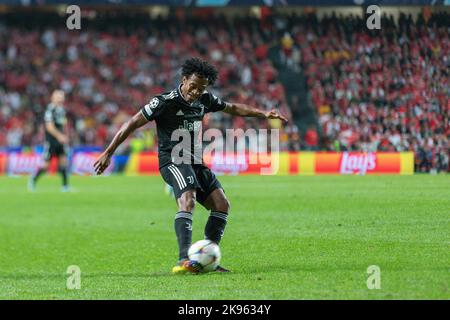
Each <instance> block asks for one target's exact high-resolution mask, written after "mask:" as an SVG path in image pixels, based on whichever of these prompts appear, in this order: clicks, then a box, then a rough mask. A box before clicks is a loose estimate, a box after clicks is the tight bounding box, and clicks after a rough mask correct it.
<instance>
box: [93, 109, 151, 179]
mask: <svg viewBox="0 0 450 320" xmlns="http://www.w3.org/2000/svg"><path fill="white" fill-rule="evenodd" d="M147 122H148V120H147V119H145V117H144V115H143V114H142V112H138V113H136V114H135V115H134V116H133V117H132V118H131V119H130V120H128V121H127V122H125V123H124V124H123V125H122V127H120V129H119V131H117V133H116V135H115V136H114V138H113V140H112V141H111V143H110V144H109V146H108V147H107V148H106V149H105V151H103V153H102V154H101V155H100V156H99V157H98V158H97V160H96V161H95V162H94V170H95V172H96V173H97V174H102V173H103V171H105V169H106V168H108V166H109V164H110V163H111V157H112V155H113V154H114V151H116V149H117V147H118V146H120V144H121V143H122V142H124V141H125V140H126V139H127V138H128V136H129V135H130V134H132V133H133V132H134V131H135V130H136V129H138V128H140V127H142V126H143V125H145V124H146V123H147Z"/></svg>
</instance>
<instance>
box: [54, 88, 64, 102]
mask: <svg viewBox="0 0 450 320" xmlns="http://www.w3.org/2000/svg"><path fill="white" fill-rule="evenodd" d="M64 100H65V96H64V92H63V91H60V90H58V91H55V92H54V93H53V94H52V102H53V103H54V104H56V105H62V104H63V103H64Z"/></svg>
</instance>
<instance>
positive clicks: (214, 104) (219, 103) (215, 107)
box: [206, 92, 226, 113]
mask: <svg viewBox="0 0 450 320" xmlns="http://www.w3.org/2000/svg"><path fill="white" fill-rule="evenodd" d="M225 107H226V103H225V101H223V100H222V99H220V98H219V97H217V96H216V95H214V94H212V93H209V92H208V106H207V108H206V113H208V112H217V111H222V110H223V109H225Z"/></svg>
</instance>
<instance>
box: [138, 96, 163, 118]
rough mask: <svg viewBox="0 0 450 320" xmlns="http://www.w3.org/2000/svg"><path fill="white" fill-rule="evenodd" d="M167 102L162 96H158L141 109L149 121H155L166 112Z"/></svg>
mask: <svg viewBox="0 0 450 320" xmlns="http://www.w3.org/2000/svg"><path fill="white" fill-rule="evenodd" d="M165 104H166V103H165V100H164V98H163V97H161V96H156V97H154V98H153V99H151V100H150V101H149V103H147V104H146V105H145V106H143V107H142V108H141V113H142V114H143V115H144V117H145V119H147V120H148V121H152V120H155V119H156V118H157V117H158V116H159V115H160V114H161V113H162V112H163V110H164V107H165Z"/></svg>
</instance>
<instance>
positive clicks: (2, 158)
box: [0, 151, 414, 175]
mask: <svg viewBox="0 0 450 320" xmlns="http://www.w3.org/2000/svg"><path fill="white" fill-rule="evenodd" d="M99 154H100V153H99V152H84V151H83V152H75V153H74V154H73V155H72V157H71V158H70V172H71V173H72V174H77V175H93V174H95V172H94V169H93V167H94V162H95V160H96V159H97V157H98V156H99ZM203 160H204V162H205V164H206V165H207V166H208V167H210V168H211V170H212V171H213V172H215V173H216V174H231V175H237V174H255V175H318V174H344V175H348V174H350V175H352V174H356V175H366V174H413V172H414V154H413V153H412V152H398V153H396V152H374V153H370V152H369V153H364V152H280V153H272V154H270V155H269V154H255V153H227V154H223V155H217V154H215V155H205V156H204V158H203ZM42 161H43V160H42V156H41V155H40V154H39V153H18V152H16V153H9V154H8V153H0V174H5V173H6V174H8V175H23V174H31V173H33V172H35V171H36V170H37V169H38V168H39V166H41V165H42ZM118 168H122V169H118ZM56 171H57V161H56V159H55V158H54V159H52V160H51V163H50V169H49V172H50V173H55V172H56ZM113 172H125V174H127V175H158V174H159V166H158V154H157V153H156V152H142V153H135V154H132V155H130V156H120V157H117V156H114V157H113V158H112V159H111V165H110V166H109V167H108V168H107V170H106V171H105V173H104V174H111V173H113Z"/></svg>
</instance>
